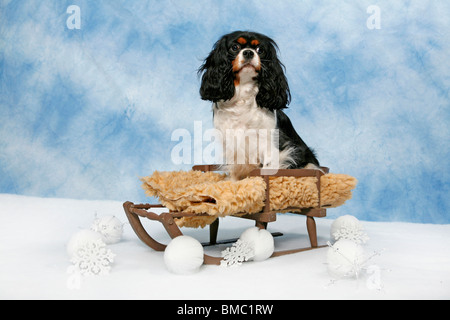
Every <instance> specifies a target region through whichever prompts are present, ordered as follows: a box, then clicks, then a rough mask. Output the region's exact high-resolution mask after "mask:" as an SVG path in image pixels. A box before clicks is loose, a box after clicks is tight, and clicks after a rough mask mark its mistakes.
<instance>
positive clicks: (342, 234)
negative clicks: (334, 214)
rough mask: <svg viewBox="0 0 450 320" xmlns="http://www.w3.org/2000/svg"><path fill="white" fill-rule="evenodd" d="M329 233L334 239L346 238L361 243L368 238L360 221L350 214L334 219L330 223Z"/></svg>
mask: <svg viewBox="0 0 450 320" xmlns="http://www.w3.org/2000/svg"><path fill="white" fill-rule="evenodd" d="M330 234H331V239H332V240H334V241H338V240H340V239H347V240H351V241H353V242H355V243H357V244H361V243H366V242H367V240H369V237H368V236H367V234H366V233H365V231H364V227H363V225H362V223H361V222H360V221H359V220H358V219H357V218H356V217H354V216H351V215H344V216H341V217H339V218H337V219H336V220H334V221H333V223H332V224H331V230H330Z"/></svg>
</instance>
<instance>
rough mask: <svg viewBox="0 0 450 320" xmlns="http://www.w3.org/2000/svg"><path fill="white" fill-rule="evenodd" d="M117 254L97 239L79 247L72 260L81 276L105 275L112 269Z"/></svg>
mask: <svg viewBox="0 0 450 320" xmlns="http://www.w3.org/2000/svg"><path fill="white" fill-rule="evenodd" d="M114 257H115V254H114V253H112V251H111V250H110V249H107V248H106V244H105V243H104V242H103V241H102V240H101V239H97V240H94V241H90V242H85V243H83V244H82V245H80V246H78V247H77V249H76V250H75V252H74V253H73V256H72V259H71V260H70V261H71V262H72V263H73V264H74V266H75V268H76V269H77V270H79V273H80V274H81V275H87V276H90V275H105V274H108V273H109V270H110V269H111V263H112V262H114Z"/></svg>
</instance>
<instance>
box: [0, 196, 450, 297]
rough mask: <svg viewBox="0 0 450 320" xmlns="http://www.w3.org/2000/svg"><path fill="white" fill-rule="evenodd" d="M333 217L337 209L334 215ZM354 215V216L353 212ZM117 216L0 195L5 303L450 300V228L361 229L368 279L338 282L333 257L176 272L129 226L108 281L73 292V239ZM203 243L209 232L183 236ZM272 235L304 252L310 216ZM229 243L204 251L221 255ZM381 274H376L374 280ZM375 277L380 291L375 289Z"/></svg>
mask: <svg viewBox="0 0 450 320" xmlns="http://www.w3.org/2000/svg"><path fill="white" fill-rule="evenodd" d="M330 210H332V209H330ZM349 214H351V213H349ZM103 215H115V216H116V217H117V218H119V219H120V220H122V221H123V222H127V219H126V216H125V213H124V212H123V208H122V203H121V202H117V201H91V200H89V201H87V200H71V199H52V198H35V197H27V196H19V195H10V194H0V299H176V300H181V299H191V300H192V299H194V300H196V299H214V300H216V299H220V300H221V299H226V300H229V299H232V300H246V299H256V300H261V299H271V300H278V299H288V300H291V299H449V298H450V254H449V253H450V250H449V248H450V225H448V224H447V225H437V224H416V223H401V222H368V221H362V224H363V226H364V228H365V231H366V232H367V234H368V236H369V237H370V240H369V241H368V242H367V243H366V244H365V245H364V250H365V252H366V253H367V254H369V255H371V254H372V253H378V254H376V255H375V256H373V257H372V258H371V259H369V261H367V263H366V264H367V268H369V270H371V273H369V272H365V271H363V272H362V273H361V274H360V275H359V276H358V278H357V279H339V280H334V279H333V278H332V277H331V276H330V275H329V274H328V273H327V264H326V262H327V261H326V256H327V254H326V253H327V250H328V248H320V249H316V250H312V251H306V252H301V253H297V254H292V255H287V256H282V257H276V258H270V259H268V260H265V261H259V262H245V263H243V264H242V265H241V266H237V267H228V268H227V267H220V266H209V265H208V266H207V265H203V266H202V267H201V268H200V271H199V272H197V273H195V274H191V275H175V274H172V273H170V272H169V271H168V270H167V268H166V267H165V264H164V259H163V252H156V251H154V250H153V249H150V248H149V247H147V246H145V245H144V244H143V243H142V242H141V241H140V240H139V239H138V238H137V236H136V235H135V234H134V232H133V230H132V229H131V227H130V225H129V224H128V223H126V224H125V226H124V235H123V238H122V240H121V241H120V242H119V243H116V244H111V245H108V248H109V249H111V250H112V252H113V253H114V254H115V255H116V256H115V257H114V262H113V264H112V266H111V270H110V272H109V274H108V275H102V276H89V277H87V276H83V277H82V278H81V281H80V282H79V283H78V285H77V286H73V285H70V283H69V281H68V280H69V277H70V276H71V274H69V273H68V272H67V271H68V269H69V267H70V266H72V264H71V262H70V260H69V256H68V255H67V252H66V246H67V243H68V241H69V239H70V237H71V236H72V235H73V234H74V233H75V232H77V231H78V230H81V229H84V228H89V226H90V225H91V223H92V221H93V220H94V219H95V217H96V216H97V217H101V216H103ZM332 222H333V220H332V219H329V218H317V219H316V223H317V232H318V240H319V244H326V243H327V241H329V240H330V226H331V223H332ZM144 225H145V226H146V227H147V228H149V230H150V234H151V235H152V236H153V237H154V238H156V239H157V240H159V241H161V242H165V243H168V242H169V241H170V239H169V237H168V235H167V234H166V232H165V231H164V229H163V227H162V225H161V224H159V223H158V222H152V221H145V222H144ZM253 225H254V224H253V222H252V221H250V220H244V219H237V218H233V217H227V218H223V219H221V220H220V227H219V240H220V239H227V238H238V237H239V236H240V234H241V233H242V232H243V231H244V230H246V229H247V228H249V227H251V226H253ZM182 231H183V232H184V234H186V235H190V236H193V237H195V238H196V239H198V240H199V241H207V240H208V236H209V231H208V228H205V229H183V230H182ZM269 231H271V232H282V233H283V234H284V235H283V236H281V237H276V238H275V250H281V249H288V248H297V247H306V246H308V245H309V240H308V237H307V233H306V223H305V217H304V216H298V215H291V214H284V215H283V214H280V215H278V217H277V221H276V222H273V223H271V224H269ZM231 245H232V244H225V245H220V246H215V247H205V252H206V253H209V254H211V255H215V256H220V253H221V251H222V250H224V249H225V248H227V247H230V246H231ZM374 270H375V271H374ZM374 277H375V278H376V279H377V280H376V283H377V285H376V286H375V287H374V286H373V285H370V284H371V283H373V279H374Z"/></svg>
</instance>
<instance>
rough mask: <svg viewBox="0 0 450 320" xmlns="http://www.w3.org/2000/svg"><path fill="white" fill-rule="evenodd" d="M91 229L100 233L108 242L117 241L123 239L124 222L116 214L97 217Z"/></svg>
mask: <svg viewBox="0 0 450 320" xmlns="http://www.w3.org/2000/svg"><path fill="white" fill-rule="evenodd" d="M91 229H92V230H94V231H96V232H98V233H100V234H101V235H102V239H103V241H104V242H105V243H106V244H113V243H117V242H119V241H120V239H122V234H123V223H122V222H121V221H120V220H119V219H117V218H116V217H115V216H104V217H101V218H96V219H95V220H94V222H93V223H92V225H91Z"/></svg>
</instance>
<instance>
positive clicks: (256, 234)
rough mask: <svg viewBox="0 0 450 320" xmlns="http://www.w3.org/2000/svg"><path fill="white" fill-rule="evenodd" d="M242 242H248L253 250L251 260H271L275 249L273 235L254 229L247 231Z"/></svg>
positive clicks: (241, 238) (242, 235)
mask: <svg viewBox="0 0 450 320" xmlns="http://www.w3.org/2000/svg"><path fill="white" fill-rule="evenodd" d="M239 239H240V240H242V241H244V242H247V243H248V244H249V246H250V247H251V248H253V257H251V258H250V259H249V260H254V261H262V260H266V259H267V258H269V257H270V256H271V255H272V254H273V251H274V249H275V244H274V240H273V236H272V234H271V233H270V232H269V231H267V230H265V229H259V228H258V227H252V228H249V229H247V230H245V231H244V232H243V233H242V234H241V236H240V238H239Z"/></svg>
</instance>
